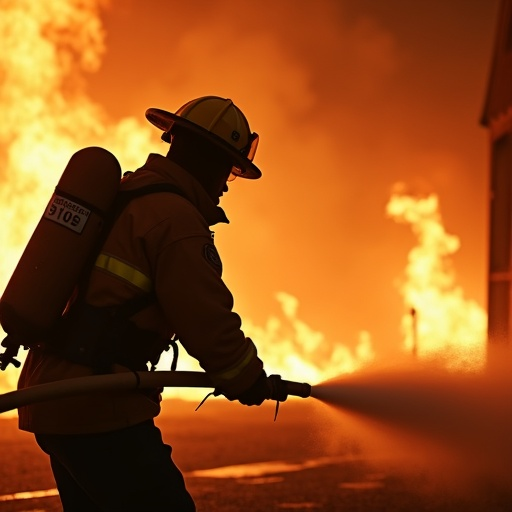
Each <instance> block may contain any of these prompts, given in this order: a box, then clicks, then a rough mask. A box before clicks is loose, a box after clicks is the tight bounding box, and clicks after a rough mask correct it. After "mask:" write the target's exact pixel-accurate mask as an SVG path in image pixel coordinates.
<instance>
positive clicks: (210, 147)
mask: <svg viewBox="0 0 512 512" xmlns="http://www.w3.org/2000/svg"><path fill="white" fill-rule="evenodd" d="M146 117H147V119H148V120H149V121H150V122H151V123H152V124H154V125H155V126H157V127H158V128H160V129H161V130H163V132H164V133H163V134H162V140H164V141H165V142H170V143H171V147H170V149H169V153H168V156H169V158H172V159H173V160H175V161H176V162H177V163H179V164H181V165H182V166H184V167H185V168H186V170H187V171H189V172H191V173H192V174H193V175H194V176H195V177H196V178H197V179H198V180H199V181H200V183H201V184H202V185H203V186H204V188H205V189H206V191H207V192H208V193H209V194H210V196H212V198H214V200H217V201H218V199H219V197H220V196H221V195H222V193H223V192H225V191H226V190H227V186H226V182H227V181H231V180H232V179H234V178H235V177H237V176H238V177H241V178H248V179H258V178H259V177H261V171H260V170H259V169H258V168H257V167H256V166H255V165H254V163H253V162H252V160H253V158H254V154H255V152H256V148H257V146H258V135H257V134H256V133H252V132H251V130H250V128H249V123H248V122H247V119H246V118H245V116H244V114H243V113H242V111H241V110H240V109H239V108H238V107H236V106H235V105H234V103H233V102H232V101H231V100H230V99H224V98H220V97H218V96H204V97H202V98H198V99H195V100H192V101H189V102H188V103H186V104H185V105H183V106H182V107H181V108H179V109H178V110H177V111H176V113H175V114H172V113H171V112H167V111H165V110H160V109H157V108H150V109H148V110H147V111H146Z"/></svg>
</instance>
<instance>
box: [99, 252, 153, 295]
mask: <svg viewBox="0 0 512 512" xmlns="http://www.w3.org/2000/svg"><path fill="white" fill-rule="evenodd" d="M94 265H95V266H96V267H97V268H100V269H102V270H105V271H106V272H109V273H110V274H113V275H115V276H116V277H119V278H121V279H123V280H125V281H128V282H129V283H130V284H132V285H133V286H136V287H137V288H140V289H141V290H143V291H145V292H150V291H151V290H152V288H153V285H152V283H151V279H150V278H149V277H148V276H146V275H145V274H143V273H142V272H141V271H140V270H137V269H136V268H135V267H132V266H131V265H130V264H128V263H126V262H124V261H121V260H119V259H117V258H115V257H114V256H110V255H108V254H104V253H102V254H100V255H99V256H98V258H97V259H96V262H95V264H94Z"/></svg>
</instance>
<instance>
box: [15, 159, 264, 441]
mask: <svg viewBox="0 0 512 512" xmlns="http://www.w3.org/2000/svg"><path fill="white" fill-rule="evenodd" d="M156 183H170V184H172V185H173V186H175V187H176V188H177V189H178V190H179V194H175V193H171V192H156V193H152V194H148V195H142V196H140V197H137V198H135V199H133V200H132V201H131V202H130V203H129V204H128V205H127V206H126V208H124V210H123V211H122V212H121V214H120V215H119V217H118V218H117V220H116V222H115V223H114V225H113V228H112V230H111V231H110V234H109V235H108V237H107V239H106V242H105V243H104V245H103V248H102V250H101V254H100V256H99V257H98V259H97V260H96V266H95V267H94V268H93V270H92V272H91V274H90V278H89V281H88V285H87V288H86V293H85V302H86V303H87V304H90V305H92V306H95V307H105V306H116V305H119V304H123V303H126V302H127V301H129V300H131V299H133V298H134V297H136V296H140V295H143V294H148V293H152V294H154V296H155V299H156V300H154V301H153V302H151V303H150V304H149V305H148V306H147V307H145V308H144V309H142V310H141V311H139V312H137V313H136V314H135V315H133V316H132V318H131V319H130V320H131V321H132V322H133V323H134V325H135V326H136V327H137V328H138V329H140V330H141V331H151V332H153V333H154V334H155V335H156V336H157V337H158V338H159V339H161V340H163V341H165V340H168V339H170V337H171V336H172V335H173V334H176V335H177V336H178V337H179V340H180V342H181V344H182V345H183V347H184V348H185V349H186V351H187V352H188V353H189V354H190V355H191V356H193V357H194V358H196V359H197V360H198V361H199V364H200V365H201V367H202V368H203V369H204V370H205V371H206V372H207V373H208V374H209V376H210V378H211V379H212V381H213V382H214V383H215V384H216V386H217V388H218V389H220V390H221V391H222V392H223V393H224V394H225V395H226V396H227V397H229V398H236V397H237V396H238V395H239V394H240V393H242V392H243V391H245V390H246V389H248V388H249V387H250V386H251V385H252V384H253V383H254V382H255V381H256V380H257V378H258V377H259V375H260V374H261V370H262V368H263V363H262V362H261V360H260V359H259V358H258V356H257V351H256V347H255V346H254V344H253V342H252V341H251V340H250V339H249V338H246V337H245V335H244V333H243V332H242V330H241V320H240V317H239V316H238V315H237V314H236V313H235V312H233V310H232V308H233V297H232V295H231V293H230V291H229V290H228V288H227V287H226V285H225V284H224V282H223V280H222V263H221V260H220V257H219V255H218V253H217V250H216V248H215V246H214V244H213V238H212V232H211V231H210V226H212V225H214V224H216V223H219V222H228V220H227V218H226V216H225V214H224V211H223V210H222V209H221V208H219V207H218V206H216V205H215V204H214V203H213V201H212V200H211V199H210V197H209V196H208V194H207V193H206V192H205V190H204V189H203V187H202V186H201V185H200V183H199V182H198V181H197V180H196V179H195V178H194V177H193V176H192V175H190V174H189V173H188V172H186V171H185V170H184V169H182V168H181V167H179V166H178V165H176V164H175V163H174V162H172V161H171V160H169V159H167V158H166V157H163V156H161V155H156V154H151V155H150V156H149V157H148V160H147V162H146V164H145V165H144V166H143V167H141V168H140V169H138V170H137V171H135V172H134V173H131V174H129V175H127V177H125V178H123V181H122V183H121V189H122V190H135V189H138V188H141V187H145V186H147V185H151V184H156ZM140 343H144V339H143V338H141V341H140ZM162 345H165V343H162ZM127 350H131V348H130V347H127ZM111 371H115V372H118V371H119V372H120V371H128V370H127V368H126V366H123V365H122V364H116V365H114V366H113V368H112V370H111ZM92 373H94V370H93V369H92V368H90V367H88V366H85V365H81V364H77V363H75V362H71V361H70V360H68V359H66V358H64V357H62V356H59V355H55V354H51V353H46V352H44V351H43V352H40V351H37V350H30V351H29V353H28V355H27V359H26V361H25V363H24V366H23V369H22V372H21V375H20V379H19V384H18V387H19V388H24V387H28V386H33V385H37V384H42V383H45V382H52V381H56V380H62V379H68V378H73V377H82V376H86V375H91V374H92ZM157 396H158V390H154V392H153V393H146V392H108V393H107V392H105V393H102V394H97V395H96V394H95V395H89V396H80V397H74V398H65V399H59V400H54V401H51V402H46V403H41V404H33V405H29V406H25V407H22V408H20V410H19V426H20V428H21V429H22V430H27V431H30V432H35V433H55V434H58V433H60V434H79V433H93V432H105V431H110V430H115V429H118V428H123V427H126V426H129V425H134V424H136V423H140V422H142V421H145V420H147V419H150V418H153V417H155V416H157V415H158V413H159V411H160V404H159V400H158V399H157V398H156V397H157Z"/></svg>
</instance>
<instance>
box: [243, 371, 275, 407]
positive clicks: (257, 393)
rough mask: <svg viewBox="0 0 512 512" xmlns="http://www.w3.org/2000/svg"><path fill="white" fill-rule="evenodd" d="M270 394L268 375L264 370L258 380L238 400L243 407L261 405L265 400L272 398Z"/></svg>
mask: <svg viewBox="0 0 512 512" xmlns="http://www.w3.org/2000/svg"><path fill="white" fill-rule="evenodd" d="M270 392H271V388H270V386H269V384H268V380H267V374H266V373H265V370H262V371H261V375H260V376H259V377H258V380H257V381H256V382H255V383H254V384H253V385H252V386H251V387H250V388H249V389H247V390H245V391H244V392H243V393H242V394H241V395H240V396H239V397H237V399H238V401H239V402H240V403H241V404H243V405H261V404H262V403H263V401H264V400H266V399H267V398H270Z"/></svg>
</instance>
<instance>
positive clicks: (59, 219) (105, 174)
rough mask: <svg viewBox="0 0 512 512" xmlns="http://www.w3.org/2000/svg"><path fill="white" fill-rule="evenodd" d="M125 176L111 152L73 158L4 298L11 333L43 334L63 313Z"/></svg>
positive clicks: (1, 310)
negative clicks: (122, 177) (122, 175)
mask: <svg viewBox="0 0 512 512" xmlns="http://www.w3.org/2000/svg"><path fill="white" fill-rule="evenodd" d="M121 174H122V173H121V167H120V165H119V162H118V161H117V159H116V157H115V156H114V155H113V154H112V153H110V152H109V151H107V150H106V149H103V148H99V147H88V148H84V149H81V150H80V151H78V152H76V153H75V154H74V155H73V156H72V157H71V159H70V161H69V163H68V165H67V166H66V168H65V169H64V172H63V174H62V176H61V178H60V180H59V182H58V184H57V187H56V189H55V192H54V194H53V195H52V197H51V199H50V202H49V203H48V206H47V207H46V209H45V211H44V214H43V216H42V218H41V220H40V221H39V223H38V225H37V227H36V229H35V231H34V233H33V234H32V237H31V238H30V240H29V242H28V244H27V246H26V248H25V250H24V252H23V254H22V256H21V258H20V261H19V262H18V265H17V266H16V269H15V270H14V273H13V275H12V276H11V279H10V280H9V282H8V284H7V287H6V289H5V291H4V293H3V295H2V297H1V299H0V323H1V324H2V328H3V329H4V331H5V332H6V333H7V334H9V335H12V336H14V337H16V338H20V337H21V338H23V337H29V336H34V335H37V334H38V333H41V332H44V331H47V330H48V329H50V328H51V327H52V325H53V324H54V323H55V321H56V320H57V319H58V318H59V317H60V316H61V315H62V313H63V311H64V308H65V307H66V304H67V302H68V300H69V298H70V297H71V295H72V293H73V290H74V288H75V286H76V284H77V282H78V280H79V278H80V274H81V272H82V270H83V269H84V267H85V265H86V264H87V262H88V260H89V258H90V257H91V255H92V251H93V249H94V248H95V246H96V244H97V243H98V239H99V235H100V234H101V231H102V227H103V224H104V221H105V217H106V215H107V213H108V212H109V210H110V209H111V207H112V204H113V202H114V198H115V196H116V194H117V191H118V189H119V182H120V180H121ZM27 341H28V340H27Z"/></svg>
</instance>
